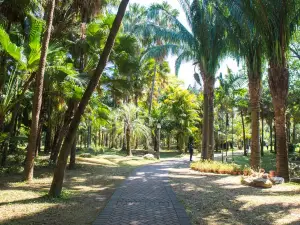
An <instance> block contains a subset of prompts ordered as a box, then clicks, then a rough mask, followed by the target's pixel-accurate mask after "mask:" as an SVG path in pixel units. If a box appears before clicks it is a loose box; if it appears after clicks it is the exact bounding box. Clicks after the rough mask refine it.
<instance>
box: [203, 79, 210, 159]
mask: <svg viewBox="0 0 300 225" xmlns="http://www.w3.org/2000/svg"><path fill="white" fill-rule="evenodd" d="M203 80H204V79H203ZM208 92H209V90H208V84H207V82H204V90H203V94H204V101H203V126H202V152H201V157H202V159H208V157H209V155H208V154H209V152H208V136H209V130H208V127H209V120H208V118H209V100H208V94H209V93H208Z"/></svg>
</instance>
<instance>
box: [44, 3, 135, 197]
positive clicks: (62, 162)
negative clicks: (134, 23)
mask: <svg viewBox="0 0 300 225" xmlns="http://www.w3.org/2000/svg"><path fill="white" fill-rule="evenodd" d="M128 2H129V0H122V1H121V3H120V6H119V9H118V12H117V14H116V18H115V20H114V22H113V25H112V28H111V30H110V33H109V36H108V38H107V41H106V44H105V47H104V49H103V51H102V54H101V57H100V60H99V63H98V65H97V68H96V70H95V72H94V74H93V76H92V78H91V80H90V82H89V84H88V86H87V88H86V90H85V92H84V94H83V97H82V98H81V101H80V103H79V105H78V107H77V109H76V111H75V113H74V118H73V119H72V121H71V123H70V127H69V130H68V132H67V134H66V137H65V140H64V143H63V145H62V149H61V151H60V154H59V158H58V163H57V166H56V168H55V171H54V175H53V180H52V184H51V188H50V190H49V195H50V196H53V197H56V196H59V195H60V194H61V190H62V184H63V179H64V174H65V168H66V165H67V158H68V155H69V153H70V150H71V147H72V144H73V142H74V139H75V135H76V132H77V128H78V126H79V123H80V119H81V117H82V115H83V113H84V110H85V108H86V106H87V104H88V102H89V100H90V98H91V96H92V94H93V92H94V90H95V89H96V87H97V86H98V83H99V80H100V78H101V76H102V73H103V71H104V69H105V66H106V63H107V61H108V58H109V56H110V52H111V49H112V48H113V45H114V42H115V38H116V36H117V34H118V31H119V28H120V26H121V22H122V19H123V16H124V14H125V11H126V8H127V5H128Z"/></svg>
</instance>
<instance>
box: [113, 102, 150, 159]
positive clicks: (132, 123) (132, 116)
mask: <svg viewBox="0 0 300 225" xmlns="http://www.w3.org/2000/svg"><path fill="white" fill-rule="evenodd" d="M139 112H140V109H139V108H138V107H136V106H135V105H134V104H132V103H129V104H123V105H122V106H121V107H120V110H119V115H120V118H121V119H122V120H123V121H124V124H125V133H126V150H127V155H128V156H131V155H132V152H131V147H130V141H131V137H132V134H133V135H134V136H135V137H137V136H139V137H141V136H144V137H145V138H146V139H148V138H149V137H150V129H149V128H148V127H147V126H146V125H144V124H145V121H144V120H143V119H142V117H137V114H139Z"/></svg>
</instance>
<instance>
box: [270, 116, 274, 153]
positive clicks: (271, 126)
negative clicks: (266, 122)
mask: <svg viewBox="0 0 300 225" xmlns="http://www.w3.org/2000/svg"><path fill="white" fill-rule="evenodd" d="M272 151H273V124H272V120H271V123H270V152H272Z"/></svg>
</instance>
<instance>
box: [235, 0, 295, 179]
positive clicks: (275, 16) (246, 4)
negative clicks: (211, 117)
mask: <svg viewBox="0 0 300 225" xmlns="http://www.w3.org/2000/svg"><path fill="white" fill-rule="evenodd" d="M232 4H234V5H235V6H236V7H235V8H236V10H239V11H240V12H239V13H240V15H246V16H247V17H248V18H249V19H250V20H251V21H253V23H254V25H255V29H257V30H258V32H259V33H260V34H261V35H262V39H263V41H264V43H265V46H266V57H267V60H268V64H269V69H268V76H269V87H270V91H271V95H272V103H273V106H274V113H275V132H276V142H277V143H276V145H277V149H278V151H277V156H276V167H277V173H278V175H279V176H282V177H284V178H285V179H286V180H289V168H288V151H287V134H286V103H287V95H288V84H289V70H288V67H287V53H288V49H289V43H290V40H291V38H292V34H293V32H294V30H295V27H296V26H297V25H298V23H299V13H300V2H299V1H298V0H256V1H251V0H234V1H232Z"/></svg>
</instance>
